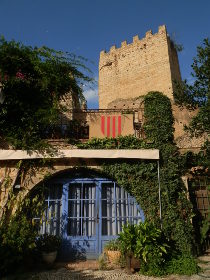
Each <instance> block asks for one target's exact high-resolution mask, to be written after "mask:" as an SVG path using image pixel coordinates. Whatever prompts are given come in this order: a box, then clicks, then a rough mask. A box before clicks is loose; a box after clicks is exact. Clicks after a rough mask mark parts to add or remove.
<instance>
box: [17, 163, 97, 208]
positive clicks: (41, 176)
mask: <svg viewBox="0 0 210 280" xmlns="http://www.w3.org/2000/svg"><path fill="white" fill-rule="evenodd" d="M73 170H83V171H84V170H91V172H92V173H94V172H95V173H99V172H101V167H100V166H97V165H94V166H93V165H90V166H81V165H74V164H71V165H66V164H54V165H53V166H51V167H49V166H43V167H40V168H38V167H36V168H35V169H34V170H29V171H28V173H27V174H25V176H24V178H23V180H22V182H21V190H20V191H19V193H18V194H17V197H16V200H17V202H21V201H23V200H24V198H25V197H26V196H27V195H28V194H29V193H30V192H31V191H32V190H33V189H34V188H36V187H37V186H38V185H40V184H41V183H42V182H44V181H45V180H46V181H47V180H48V179H53V177H56V176H58V175H62V174H65V173H67V172H68V171H70V172H71V171H73ZM16 210H17V206H16V207H14V209H13V211H12V212H13V214H14V213H15V212H16Z"/></svg>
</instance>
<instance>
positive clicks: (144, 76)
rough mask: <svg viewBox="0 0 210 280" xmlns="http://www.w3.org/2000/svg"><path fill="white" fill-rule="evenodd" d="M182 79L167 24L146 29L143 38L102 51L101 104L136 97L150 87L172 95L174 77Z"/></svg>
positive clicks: (170, 96)
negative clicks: (154, 31) (155, 30)
mask: <svg viewBox="0 0 210 280" xmlns="http://www.w3.org/2000/svg"><path fill="white" fill-rule="evenodd" d="M175 79H176V80H181V75H180V70H179V62H178V57H177V53H176V50H175V48H174V46H173V44H172V43H171V41H170V38H169V37H168V35H167V31H166V27H165V26H164V25H163V26H160V27H159V29H158V33H155V34H152V31H151V30H150V31H148V32H146V36H145V38H143V39H141V40H140V39H139V37H138V36H135V37H133V43H131V44H127V42H126V41H124V42H122V43H121V47H120V48H116V47H115V46H112V47H111V49H110V51H109V52H108V53H106V52H105V51H102V52H101V53H100V61H99V108H100V109H103V108H108V106H109V103H110V102H113V101H114V100H115V99H118V98H122V99H128V98H134V97H138V96H142V95H145V94H146V93H148V92H149V91H161V92H163V93H165V94H166V95H167V96H168V97H169V98H170V99H173V95H172V92H173V80H175Z"/></svg>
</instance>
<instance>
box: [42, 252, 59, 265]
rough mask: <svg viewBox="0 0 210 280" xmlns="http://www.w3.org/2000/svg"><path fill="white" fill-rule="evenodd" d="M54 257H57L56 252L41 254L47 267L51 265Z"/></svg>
mask: <svg viewBox="0 0 210 280" xmlns="http://www.w3.org/2000/svg"><path fill="white" fill-rule="evenodd" d="M56 257H57V251H54V252H49V253H46V252H42V259H43V261H44V262H45V263H46V264H48V265H50V264H53V263H54V262H55V260H56Z"/></svg>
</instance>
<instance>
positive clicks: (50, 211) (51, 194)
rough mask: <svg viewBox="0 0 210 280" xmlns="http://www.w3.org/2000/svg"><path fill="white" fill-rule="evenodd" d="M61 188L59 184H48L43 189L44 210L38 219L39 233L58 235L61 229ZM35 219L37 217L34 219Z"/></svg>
mask: <svg viewBox="0 0 210 280" xmlns="http://www.w3.org/2000/svg"><path fill="white" fill-rule="evenodd" d="M62 189H63V186H62V185H61V184H50V185H48V186H47V187H46V189H45V211H44V213H43V216H42V217H41V219H40V218H39V219H38V220H39V221H40V224H41V227H40V233H42V234H44V233H49V234H54V235H59V234H60V233H61V230H62V228H61V227H62V226H61V224H62V219H61V216H62ZM36 220H37V219H36Z"/></svg>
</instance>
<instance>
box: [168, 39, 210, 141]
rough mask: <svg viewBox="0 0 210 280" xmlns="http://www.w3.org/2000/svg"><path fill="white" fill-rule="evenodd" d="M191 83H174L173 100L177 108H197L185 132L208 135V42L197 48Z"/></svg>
mask: <svg viewBox="0 0 210 280" xmlns="http://www.w3.org/2000/svg"><path fill="white" fill-rule="evenodd" d="M192 80H193V83H187V81H186V80H185V81H184V82H181V83H178V82H175V85H176V87H175V90H174V93H173V95H174V99H175V102H176V104H178V105H179V106H183V105H184V106H186V107H187V108H190V109H195V108H199V110H198V113H197V115H196V116H195V117H193V118H192V121H191V123H190V125H189V126H188V127H186V129H187V130H189V131H190V133H191V134H192V135H195V136H199V135H202V134H203V133H205V132H206V133H207V134H209V133H210V41H209V39H208V38H206V39H204V40H203V45H201V46H198V47H197V56H196V57H195V58H194V59H193V64H192Z"/></svg>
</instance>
